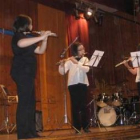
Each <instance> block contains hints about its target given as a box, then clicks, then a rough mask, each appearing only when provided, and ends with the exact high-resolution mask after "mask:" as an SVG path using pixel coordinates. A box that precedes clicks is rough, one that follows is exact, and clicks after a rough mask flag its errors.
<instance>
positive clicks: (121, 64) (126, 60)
mask: <svg viewBox="0 0 140 140" xmlns="http://www.w3.org/2000/svg"><path fill="white" fill-rule="evenodd" d="M130 60H131V57H130V58H129V59H127V60H126V61H125V62H124V61H122V62H120V63H118V64H117V65H115V67H118V66H120V65H122V64H124V63H126V62H129V61H130Z"/></svg>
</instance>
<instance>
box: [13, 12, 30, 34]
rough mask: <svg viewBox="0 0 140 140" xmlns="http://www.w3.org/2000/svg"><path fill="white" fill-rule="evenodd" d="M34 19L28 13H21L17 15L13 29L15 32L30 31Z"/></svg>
mask: <svg viewBox="0 0 140 140" xmlns="http://www.w3.org/2000/svg"><path fill="white" fill-rule="evenodd" d="M31 22H32V19H31V18H30V17H29V16H27V15H19V16H17V17H16V19H15V21H14V24H13V30H14V32H28V31H30V29H29V25H30V24H31Z"/></svg>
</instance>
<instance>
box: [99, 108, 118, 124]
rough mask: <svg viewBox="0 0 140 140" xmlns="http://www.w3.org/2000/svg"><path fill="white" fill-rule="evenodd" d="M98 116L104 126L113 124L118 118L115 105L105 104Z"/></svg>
mask: <svg viewBox="0 0 140 140" xmlns="http://www.w3.org/2000/svg"><path fill="white" fill-rule="evenodd" d="M98 118H99V121H100V123H101V124H102V125H103V126H111V125H113V124H114V123H115V122H116V120H117V115H116V112H115V110H114V108H113V107H111V106H105V107H103V108H101V109H100V110H99V112H98Z"/></svg>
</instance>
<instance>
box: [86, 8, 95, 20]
mask: <svg viewBox="0 0 140 140" xmlns="http://www.w3.org/2000/svg"><path fill="white" fill-rule="evenodd" d="M94 15H95V10H93V9H91V8H87V9H86V10H85V12H84V17H85V19H87V20H89V19H91V18H92V17H93V16H94Z"/></svg>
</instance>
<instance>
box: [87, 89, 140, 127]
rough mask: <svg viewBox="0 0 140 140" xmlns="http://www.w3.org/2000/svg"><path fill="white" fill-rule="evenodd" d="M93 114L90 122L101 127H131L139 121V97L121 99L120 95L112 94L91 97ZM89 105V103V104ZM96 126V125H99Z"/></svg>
mask: <svg viewBox="0 0 140 140" xmlns="http://www.w3.org/2000/svg"><path fill="white" fill-rule="evenodd" d="M93 102H94V105H93V106H94V114H93V116H92V118H91V119H90V120H92V121H93V123H94V124H95V123H96V124H97V122H99V124H100V125H102V126H105V127H106V126H112V125H133V124H136V122H137V121H138V120H139V119H140V116H139V111H140V110H139V109H136V107H137V106H139V103H140V100H139V96H132V97H129V98H123V96H122V93H119V92H117V93H113V94H112V95H111V96H108V95H106V94H105V93H102V94H99V95H98V96H97V97H96V96H95V95H94V96H93ZM90 103H91V102H90ZM138 110H139V111H138ZM99 124H97V125H99Z"/></svg>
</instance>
